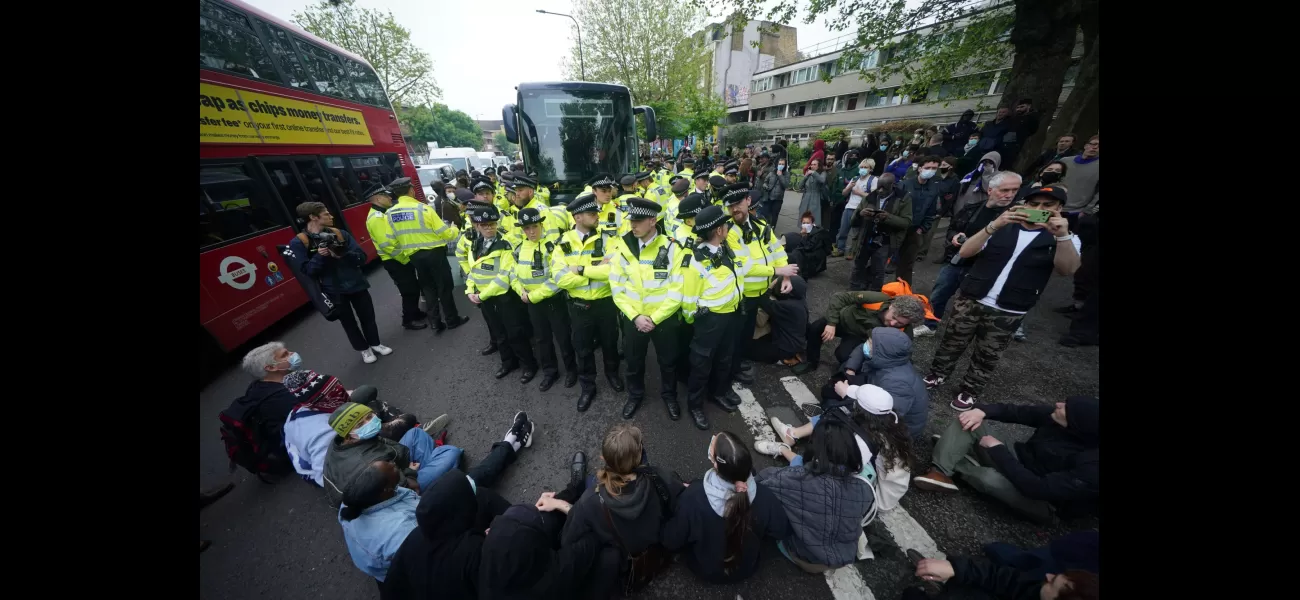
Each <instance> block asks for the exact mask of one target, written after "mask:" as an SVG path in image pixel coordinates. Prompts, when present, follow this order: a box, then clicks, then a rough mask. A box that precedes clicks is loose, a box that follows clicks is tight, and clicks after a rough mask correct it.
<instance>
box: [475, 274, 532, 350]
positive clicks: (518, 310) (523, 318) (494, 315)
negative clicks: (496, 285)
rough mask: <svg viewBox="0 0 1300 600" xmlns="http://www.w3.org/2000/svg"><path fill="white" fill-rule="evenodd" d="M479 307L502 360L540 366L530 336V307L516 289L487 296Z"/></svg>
mask: <svg viewBox="0 0 1300 600" xmlns="http://www.w3.org/2000/svg"><path fill="white" fill-rule="evenodd" d="M479 308H481V309H483V318H484V319H486V320H487V322H488V333H489V334H491V336H492V342H493V343H495V344H496V345H497V348H498V349H499V350H500V353H501V364H502V365H503V366H514V365H519V364H522V365H523V366H524V368H525V369H532V370H537V358H536V357H534V356H533V344H532V340H530V339H528V338H529V334H528V311H527V310H525V309H524V302H523V300H520V299H519V296H517V295H515V292H514V290H506V293H504V294H501V295H500V296H493V297H491V298H488V299H487V300H484V301H483V302H482V303H481V304H479ZM494 321H495V323H494Z"/></svg>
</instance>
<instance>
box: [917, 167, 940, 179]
mask: <svg viewBox="0 0 1300 600" xmlns="http://www.w3.org/2000/svg"><path fill="white" fill-rule="evenodd" d="M935 173H936V171H935V170H934V169H925V170H924V171H921V179H929V178H931V177H934V174H935Z"/></svg>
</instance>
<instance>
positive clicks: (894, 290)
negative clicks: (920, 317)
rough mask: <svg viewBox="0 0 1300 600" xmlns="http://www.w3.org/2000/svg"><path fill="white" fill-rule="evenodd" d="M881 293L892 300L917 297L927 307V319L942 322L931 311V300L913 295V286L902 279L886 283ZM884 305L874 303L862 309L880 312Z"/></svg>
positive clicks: (919, 295)
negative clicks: (899, 297) (901, 297)
mask: <svg viewBox="0 0 1300 600" xmlns="http://www.w3.org/2000/svg"><path fill="white" fill-rule="evenodd" d="M880 291H881V293H883V294H885V295H886V296H889V297H891V298H893V297H896V296H916V297H917V298H919V299H920V300H921V306H923V307H925V318H927V319H934V320H935V321H939V320H941V319H939V317H936V316H934V312H933V311H932V310H930V299H929V298H926V297H925V296H923V295H921V294H913V293H912V286H910V285H908V283H907V282H906V281H903V280H902V279H899V280H896V281H891V282H889V283H886V284H885V285H884V286H882V287H881V288H880ZM884 304H885V303H884V302H872V303H870V304H863V305H862V308H865V309H867V310H880V307H881V306H884Z"/></svg>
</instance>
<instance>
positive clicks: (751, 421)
mask: <svg viewBox="0 0 1300 600" xmlns="http://www.w3.org/2000/svg"><path fill="white" fill-rule="evenodd" d="M731 389H733V390H736V395H738V396H740V416H741V417H743V418H744V419H745V425H748V426H749V432H750V433H751V434H753V436H754V440H755V441H757V440H767V441H769V442H774V441H776V434H775V433H773V432H772V426H771V425H769V424H768V421H767V411H765V410H763V406H762V405H760V404H759V403H758V400H755V399H754V393H753V392H751V391H749V390H748V389H746V388H743V387H740V384H739V383H736V382H734V381H733V382H731Z"/></svg>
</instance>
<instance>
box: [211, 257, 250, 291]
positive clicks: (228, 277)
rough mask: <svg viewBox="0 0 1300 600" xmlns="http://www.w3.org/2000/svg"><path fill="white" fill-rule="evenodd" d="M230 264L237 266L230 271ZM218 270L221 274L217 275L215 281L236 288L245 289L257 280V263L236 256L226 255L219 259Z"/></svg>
mask: <svg viewBox="0 0 1300 600" xmlns="http://www.w3.org/2000/svg"><path fill="white" fill-rule="evenodd" d="M232 266H234V267H237V268H236V269H235V270H233V271H232V270H230V268H231V267H232ZM218 270H220V271H221V275H220V276H218V277H217V281H220V282H221V283H224V284H226V285H228V286H230V287H232V288H235V289H237V290H246V289H248V288H251V287H253V284H254V283H256V282H257V265H254V264H252V263H250V262H248V261H246V260H244V259H242V258H240V257H238V256H227V257H226V258H225V259H224V260H222V261H221V267H220V269H218Z"/></svg>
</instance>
